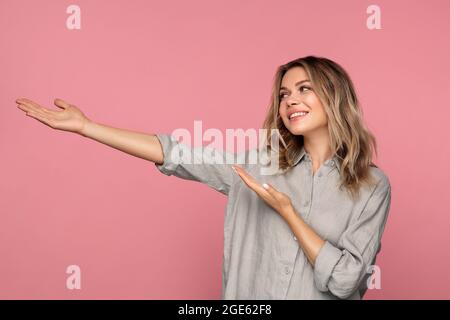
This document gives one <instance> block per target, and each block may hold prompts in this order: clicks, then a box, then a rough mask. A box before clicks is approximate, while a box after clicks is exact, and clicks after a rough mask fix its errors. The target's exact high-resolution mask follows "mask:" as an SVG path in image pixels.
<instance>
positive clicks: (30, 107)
mask: <svg viewBox="0 0 450 320" xmlns="http://www.w3.org/2000/svg"><path fill="white" fill-rule="evenodd" d="M16 102H17V103H18V104H19V105H20V106H23V107H19V108H20V109H21V110H24V111H33V112H35V113H38V114H41V115H43V116H54V115H56V113H57V112H56V111H54V110H50V109H46V108H44V107H42V106H40V105H39V104H37V103H36V102H34V101H31V100H29V99H26V98H20V99H17V100H16Z"/></svg>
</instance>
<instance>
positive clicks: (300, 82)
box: [280, 79, 310, 90]
mask: <svg viewBox="0 0 450 320" xmlns="http://www.w3.org/2000/svg"><path fill="white" fill-rule="evenodd" d="M303 82H310V81H309V80H308V79H306V80H302V81H299V82H297V83H296V84H295V86H298V85H299V84H302V83H303ZM282 89H284V90H289V89H288V88H286V87H280V90H282Z"/></svg>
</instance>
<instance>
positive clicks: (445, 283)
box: [0, 0, 450, 299]
mask: <svg viewBox="0 0 450 320" xmlns="http://www.w3.org/2000/svg"><path fill="white" fill-rule="evenodd" d="M75 3H76V4H77V5H79V6H80V7H81V25H82V28H81V30H68V29H67V28H66V25H65V22H66V18H67V16H68V14H67V13H66V8H67V7H68V6H69V5H70V4H72V1H49V0H46V1H43V0H41V1H22V0H0V48H1V50H0V70H1V73H0V74H1V75H0V90H1V91H0V106H1V108H0V152H1V157H0V177H1V179H0V211H1V212H0V298H2V299H15V298H25V299H29V298H34V299H41V298H57V299H79V298H86V299H97V298H102V299H117V298H123V299H129V298H137V299H220V292H221V266H222V253H223V251H222V250H223V217H224V212H225V205H226V197H225V196H223V195H221V194H220V193H218V192H216V191H214V190H212V189H209V188H208V187H207V186H205V185H202V184H200V183H196V182H191V181H184V180H181V179H178V178H176V177H166V176H164V175H163V174H161V173H160V172H158V171H157V170H156V168H155V167H154V164H153V163H151V162H146V161H144V160H142V159H139V158H133V157H131V156H129V155H126V154H125V153H121V152H118V151H116V150H115V149H112V148H108V147H106V146H103V145H101V144H99V143H97V142H94V141H92V140H88V139H83V138H82V137H80V136H77V135H74V134H69V133H66V132H61V131H55V130H52V129H50V128H49V127H47V126H45V125H43V124H41V123H40V122H38V121H36V120H34V119H32V118H28V117H26V116H25V115H24V113H23V112H22V111H21V110H19V109H17V108H16V104H15V102H14V100H15V99H16V98H18V97H27V98H30V99H33V100H35V101H37V102H39V103H41V104H43V105H45V106H47V107H52V108H55V109H56V107H55V106H53V99H54V98H57V97H58V98H62V99H64V100H66V101H68V102H70V103H73V104H75V105H77V106H79V107H80V108H81V109H82V110H83V111H84V112H85V113H86V114H87V115H88V117H90V118H91V119H93V120H95V121H98V122H100V123H105V124H109V125H112V126H116V127H120V128H127V129H132V130H136V131H142V132H147V133H157V132H158V133H160V132H164V133H170V132H172V131H173V130H174V129H176V128H188V129H189V130H192V129H193V123H194V120H202V121H203V128H204V130H206V129H207V128H218V129H220V130H222V132H225V129H226V128H245V129H247V128H259V127H260V125H261V123H262V121H263V118H264V115H265V111H266V107H267V102H268V99H269V95H270V88H271V81H272V77H273V74H274V72H275V69H276V67H277V66H278V65H280V64H282V63H285V62H287V61H289V60H292V59H294V58H298V57H301V56H305V55H309V54H314V55H319V56H325V57H329V58H331V59H333V60H335V61H337V62H338V63H340V64H341V65H342V66H344V68H346V69H347V70H348V71H349V73H350V75H351V77H352V79H353V81H354V83H355V85H356V88H357V91H358V94H359V97H360V99H361V102H362V107H363V111H364V115H365V119H366V122H367V124H368V126H369V128H370V129H371V130H372V131H373V132H374V133H375V135H376V137H377V139H378V144H379V158H378V160H377V163H378V165H379V166H380V167H381V168H382V169H383V170H384V171H385V173H386V174H387V175H388V176H389V178H390V180H391V184H392V205H391V212H390V218H389V221H388V225H387V227H386V230H385V234H384V237H383V241H382V242H383V246H382V251H381V253H380V255H379V256H378V261H377V264H378V265H379V266H380V267H381V271H382V274H381V275H382V279H381V281H382V282H381V283H382V289H381V290H369V291H368V293H367V296H366V299H419V298H424V299H430V298H450V274H449V270H450V250H449V244H450V232H449V225H450V212H449V211H450V210H449V207H450V203H449V199H450V197H449V191H448V190H449V187H448V182H449V180H450V179H449V178H450V174H449V172H450V171H449V169H448V166H449V156H450V148H449V142H448V139H449V137H450V126H449V125H448V118H449V116H450V111H449V110H450V107H449V105H448V97H449V92H450V81H449V74H450V60H449V57H450V45H449V31H450V2H449V1H446V0H442V1H430V0H427V1H375V2H373V1H299V0H295V1H279V0H277V1H207V0H205V1H143V0H141V1H124V0H123V1H100V0H96V1H76V2H75ZM371 4H377V5H379V6H380V8H381V24H382V29H381V30H369V29H367V27H366V18H367V13H366V8H367V7H368V6H369V5H371ZM169 190H170V192H169ZM193 195H194V196H193ZM71 264H76V265H79V266H80V267H81V271H82V276H81V283H82V289H81V290H68V289H67V288H66V278H67V277H68V275H67V274H66V273H65V270H66V268H67V266H68V265H71Z"/></svg>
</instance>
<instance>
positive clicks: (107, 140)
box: [16, 98, 164, 164]
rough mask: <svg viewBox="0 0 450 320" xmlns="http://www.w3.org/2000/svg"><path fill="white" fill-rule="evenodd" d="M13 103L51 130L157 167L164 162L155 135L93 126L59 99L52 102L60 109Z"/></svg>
mask: <svg viewBox="0 0 450 320" xmlns="http://www.w3.org/2000/svg"><path fill="white" fill-rule="evenodd" d="M16 103H17V104H18V106H17V107H18V108H19V109H21V110H22V111H24V112H25V113H26V115H27V116H31V117H33V118H35V119H36V120H38V121H40V122H42V123H44V124H45V125H47V126H49V127H51V128H53V129H58V130H63V131H68V132H73V133H77V134H79V135H81V136H84V137H87V138H91V139H93V140H95V141H98V142H101V143H103V144H105V145H108V146H110V147H113V148H115V149H117V150H120V151H123V152H126V153H128V154H130V155H133V156H135V157H139V158H142V159H145V160H149V161H152V162H154V163H156V164H162V163H163V162H164V154H163V150H162V147H161V144H160V142H159V141H158V138H157V137H156V135H154V134H148V133H141V132H136V131H131V130H126V129H119V128H114V127H111V126H108V125H105V124H100V123H96V122H94V121H92V120H90V119H88V117H86V115H85V114H84V113H83V112H82V111H81V110H80V109H79V108H78V107H76V106H75V105H72V104H69V103H67V102H65V101H63V100H61V99H55V101H54V103H55V105H56V106H57V107H58V108H60V110H52V109H47V108H44V107H42V106H40V105H39V104H37V103H36V102H34V101H31V100H29V99H26V98H20V99H17V100H16Z"/></svg>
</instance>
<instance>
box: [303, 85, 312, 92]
mask: <svg viewBox="0 0 450 320" xmlns="http://www.w3.org/2000/svg"><path fill="white" fill-rule="evenodd" d="M303 88H306V89H308V90H310V89H311V88H310V87H306V86H301V87H300V92H301V91H302V89H303Z"/></svg>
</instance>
